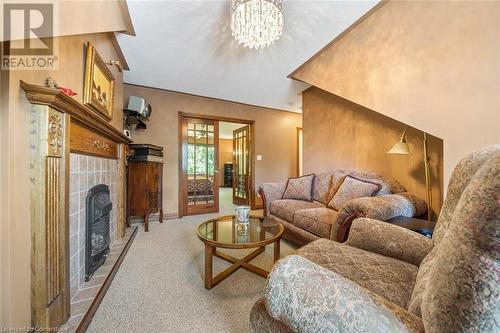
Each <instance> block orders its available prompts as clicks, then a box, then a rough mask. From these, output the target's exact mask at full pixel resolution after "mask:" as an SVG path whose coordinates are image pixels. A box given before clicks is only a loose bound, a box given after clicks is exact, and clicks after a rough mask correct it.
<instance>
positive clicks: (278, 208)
mask: <svg viewBox="0 0 500 333" xmlns="http://www.w3.org/2000/svg"><path fill="white" fill-rule="evenodd" d="M318 207H324V205H323V204H321V203H319V202H309V201H304V200H293V199H281V200H275V201H273V202H271V206H270V207H269V210H270V211H271V214H272V215H274V216H276V217H278V218H280V219H282V220H285V221H287V222H290V223H293V215H294V213H295V212H296V211H298V210H301V209H307V208H318Z"/></svg>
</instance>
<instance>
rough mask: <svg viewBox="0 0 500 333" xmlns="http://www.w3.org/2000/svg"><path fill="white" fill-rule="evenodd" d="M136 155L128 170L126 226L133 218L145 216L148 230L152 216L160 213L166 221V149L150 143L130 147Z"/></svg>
mask: <svg viewBox="0 0 500 333" xmlns="http://www.w3.org/2000/svg"><path fill="white" fill-rule="evenodd" d="M129 147H130V149H131V150H132V152H133V154H132V155H131V156H130V157H129V159H128V170H127V174H128V175H127V187H128V189H127V225H130V218H131V217H132V216H144V230H145V231H149V215H150V214H155V213H160V217H159V219H160V223H162V222H163V208H162V200H163V193H162V188H163V148H162V147H159V146H155V145H150V144H131V145H129Z"/></svg>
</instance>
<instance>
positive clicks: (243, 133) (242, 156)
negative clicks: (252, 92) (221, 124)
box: [233, 126, 250, 205]
mask: <svg viewBox="0 0 500 333" xmlns="http://www.w3.org/2000/svg"><path fill="white" fill-rule="evenodd" d="M249 143H250V126H245V127H242V128H238V129H237V130H234V131H233V203H234V204H235V205H249V197H250V193H249V192H250V191H249V186H248V185H249V179H250V178H249V173H250V144H249Z"/></svg>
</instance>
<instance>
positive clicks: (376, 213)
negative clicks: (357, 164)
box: [259, 170, 427, 245]
mask: <svg viewBox="0 0 500 333" xmlns="http://www.w3.org/2000/svg"><path fill="white" fill-rule="evenodd" d="M308 176H310V175H308ZM308 176H305V177H308ZM313 176H314V180H313V184H312V193H311V199H312V200H309V201H308V200H297V199H289V198H283V195H284V192H285V189H286V188H287V184H288V182H286V181H285V182H280V183H263V184H261V185H260V186H259V194H260V195H261V197H262V199H263V202H264V215H265V216H267V217H269V218H271V219H274V220H276V221H278V222H280V223H281V224H283V225H284V227H285V235H284V236H285V238H286V239H288V240H291V241H292V242H294V243H296V244H298V245H305V244H307V243H309V242H312V241H313V240H316V239H319V238H327V239H331V240H336V241H339V242H344V241H345V240H346V239H347V235H348V233H349V228H350V226H351V223H352V221H353V220H354V219H356V218H359V217H369V218H374V219H378V220H383V221H386V220H389V219H391V218H394V217H397V216H408V217H412V216H420V215H422V214H425V213H426V211H427V206H426V203H425V201H424V200H422V199H420V198H418V197H417V196H416V195H414V194H412V193H409V192H406V189H405V188H404V187H403V186H402V185H401V184H400V183H399V182H397V181H396V180H394V179H392V178H390V177H386V176H381V175H378V174H374V173H368V172H361V171H356V170H335V171H331V172H324V173H319V174H315V175H313ZM346 176H350V177H353V178H356V179H359V180H361V181H366V182H369V183H373V184H377V185H378V190H377V191H376V193H375V194H374V195H373V196H367V197H358V198H354V199H351V200H347V201H345V203H343V204H342V205H341V206H338V207H336V208H332V207H330V206H329V200H330V199H331V197H332V195H333V192H334V190H335V189H338V187H339V185H340V184H341V183H342V182H343V181H344V180H345V178H346ZM301 178H302V177H301ZM309 185H310V184H307V183H304V184H302V186H303V188H301V189H297V190H296V191H305V192H307V191H309V188H306V187H307V186H309ZM348 191H351V192H356V187H355V186H354V187H352V188H351V189H350V190H348ZM348 194H353V196H356V193H348Z"/></svg>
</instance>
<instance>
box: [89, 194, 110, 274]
mask: <svg viewBox="0 0 500 333" xmlns="http://www.w3.org/2000/svg"><path fill="white" fill-rule="evenodd" d="M112 207H113V204H112V203H111V199H110V196H109V187H108V185H105V184H100V185H96V186H94V187H92V188H91V189H90V190H89V191H88V193H87V198H86V200H85V216H86V231H85V281H88V280H90V278H91V277H92V274H93V273H94V272H95V271H96V270H97V269H98V268H99V266H101V265H102V264H103V263H104V261H106V257H107V255H108V253H109V245H110V235H109V225H110V213H111V209H112Z"/></svg>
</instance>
